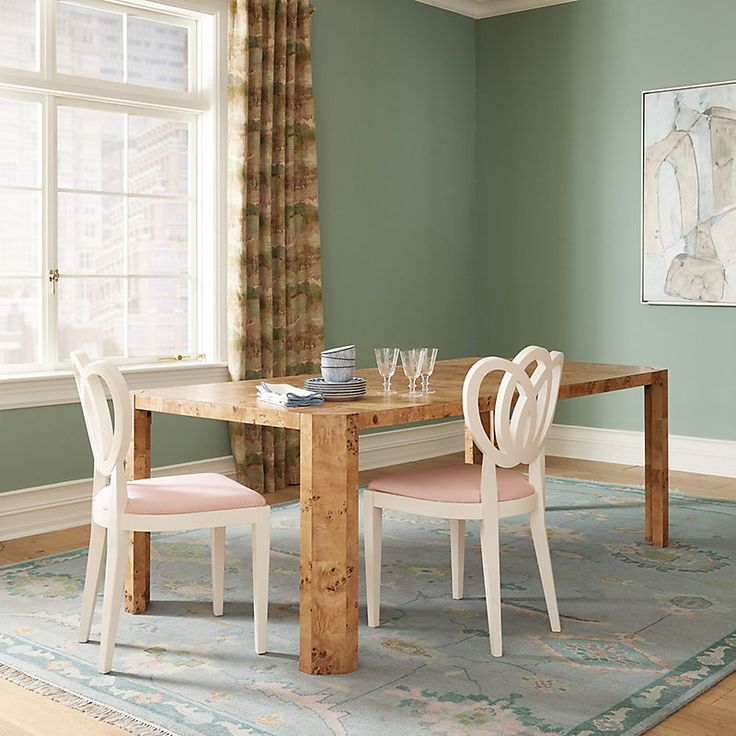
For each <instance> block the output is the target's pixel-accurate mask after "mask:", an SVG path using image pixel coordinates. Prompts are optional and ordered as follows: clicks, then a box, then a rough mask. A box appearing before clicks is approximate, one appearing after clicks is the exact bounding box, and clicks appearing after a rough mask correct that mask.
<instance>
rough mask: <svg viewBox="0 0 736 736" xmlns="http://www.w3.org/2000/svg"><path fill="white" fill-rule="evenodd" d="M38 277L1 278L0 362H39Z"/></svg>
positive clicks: (15, 363)
mask: <svg viewBox="0 0 736 736" xmlns="http://www.w3.org/2000/svg"><path fill="white" fill-rule="evenodd" d="M40 326H41V280H40V279H2V278H0V365H3V364H8V365H19V364H21V363H38V362H39V342H40V334H41V331H40Z"/></svg>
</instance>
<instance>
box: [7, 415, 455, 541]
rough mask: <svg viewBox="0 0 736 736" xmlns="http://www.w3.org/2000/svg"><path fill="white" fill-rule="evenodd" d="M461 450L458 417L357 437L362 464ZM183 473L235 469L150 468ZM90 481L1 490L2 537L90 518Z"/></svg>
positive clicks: (215, 463)
mask: <svg viewBox="0 0 736 736" xmlns="http://www.w3.org/2000/svg"><path fill="white" fill-rule="evenodd" d="M462 449H463V427H462V422H446V423H442V424H433V425H429V426H426V427H412V428H408V429H395V430H390V431H387V432H376V433H375V434H367V435H364V436H363V437H361V440H360V469H361V470H370V469H371V468H381V467H385V466H387V465H394V464H396V463H400V462H411V461H413V460H424V459H425V458H428V457H437V456H438V455H447V454H448V453H451V452H459V451H461V450H462ZM183 473H222V474H224V475H231V476H232V475H234V474H235V464H234V462H233V458H232V456H230V455H228V456H225V457H218V458H213V459H211V460H202V461H199V462H192V463H182V464H180V465H168V466H166V467H162V468H154V470H153V475H154V476H164V475H180V474H183ZM91 502H92V480H91V479H90V478H85V479H83V480H72V481H67V482H65V483H54V484H52V485H45V486H37V487H35V488H23V489H21V490H19V491H8V492H6V493H0V540H7V539H16V538H17V537H27V536H30V535H32V534H43V533H44V532H51V531H58V530H60V529H70V528H71V527H75V526H81V525H82V524H88V523H89V515H90V504H91Z"/></svg>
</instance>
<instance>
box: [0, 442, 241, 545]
mask: <svg viewBox="0 0 736 736" xmlns="http://www.w3.org/2000/svg"><path fill="white" fill-rule="evenodd" d="M234 472H235V466H234V464H233V458H232V455H227V456H225V457H217V458H213V459H210V460H201V461H199V462H193V463H181V464H180V465H168V466H166V467H163V468H154V469H153V471H152V475H154V476H163V475H179V474H182V473H222V474H224V475H232V474H233V473H234ZM91 504H92V479H91V478H85V479H83V480H70V481H66V482H64V483H53V484H51V485H46V486H36V487H34V488H22V489H21V490H19V491H8V492H6V493H0V540H7V539H16V538H18V537H27V536H30V535H31V534H43V533H44V532H54V531H59V530H60V529H71V528H72V527H74V526H81V525H82V524H89V517H90V512H91Z"/></svg>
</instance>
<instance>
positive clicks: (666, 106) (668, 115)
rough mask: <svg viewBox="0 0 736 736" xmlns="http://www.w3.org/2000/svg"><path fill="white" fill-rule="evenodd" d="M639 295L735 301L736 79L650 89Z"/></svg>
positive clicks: (658, 300)
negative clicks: (698, 84) (735, 80)
mask: <svg viewBox="0 0 736 736" xmlns="http://www.w3.org/2000/svg"><path fill="white" fill-rule="evenodd" d="M642 142H643V144H642V149H643V151H642V159H643V160H642V223H641V231H642V235H641V239H642V244H641V249H642V268H641V280H642V283H641V295H642V301H643V302H646V303H649V304H694V305H736V82H723V83H718V84H708V85H703V86H699V87H680V88H675V89H664V90H655V91H651V92H644V94H643V104H642Z"/></svg>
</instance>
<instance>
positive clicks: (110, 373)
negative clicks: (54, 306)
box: [70, 350, 133, 506]
mask: <svg viewBox="0 0 736 736" xmlns="http://www.w3.org/2000/svg"><path fill="white" fill-rule="evenodd" d="M70 357H71V361H72V370H73V372H74V380H75V381H76V383H77V391H78V392H79V400H80V401H81V403H82V413H83V414H84V423H85V425H86V426H87V436H88V437H89V444H90V447H91V448H92V455H93V457H94V461H95V481H97V479H98V476H102V477H103V478H104V479H105V480H106V482H107V480H108V479H110V477H111V476H115V478H114V480H115V481H117V483H116V484H115V485H117V486H118V488H119V489H120V492H121V493H122V494H123V495H124V493H125V484H124V480H125V479H124V472H123V460H124V459H125V455H126V453H127V451H128V445H129V444H130V436H131V432H132V428H133V411H132V407H131V404H130V395H129V393H128V386H127V384H126V383H125V379H124V378H123V375H122V373H120V371H119V370H118V368H117V366H115V365H113V364H112V363H110V362H109V361H106V360H95V361H90V359H89V357H88V356H87V354H86V353H85V352H83V351H82V350H77V351H75V352H73V353H72V354H71V356H70ZM105 389H107V392H109V394H110V398H111V400H112V409H113V414H114V420H113V416H112V415H111V413H110V407H109V405H108V403H107V396H106V391H105ZM95 485H97V482H96V484H95ZM95 490H99V489H98V488H95ZM116 495H120V493H117V491H116ZM122 503H123V498H120V499H119V501H118V503H116V504H115V505H116V506H121V505H122Z"/></svg>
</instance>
